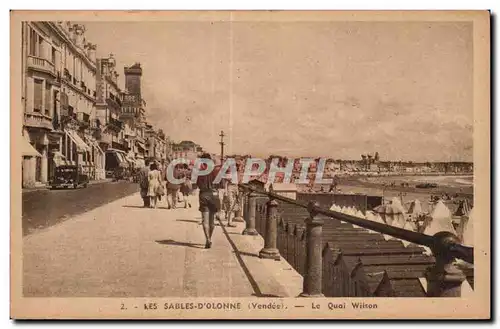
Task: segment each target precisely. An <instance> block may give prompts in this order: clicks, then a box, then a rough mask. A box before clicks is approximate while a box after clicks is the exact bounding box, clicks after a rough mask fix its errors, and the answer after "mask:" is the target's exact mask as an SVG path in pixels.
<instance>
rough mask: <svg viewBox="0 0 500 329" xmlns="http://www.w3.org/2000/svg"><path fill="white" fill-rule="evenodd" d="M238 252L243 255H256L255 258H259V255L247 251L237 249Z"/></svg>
mask: <svg viewBox="0 0 500 329" xmlns="http://www.w3.org/2000/svg"><path fill="white" fill-rule="evenodd" d="M239 253H240V255H243V256H249V257H257V258H259V255H256V254H252V253H249V252H245V251H239Z"/></svg>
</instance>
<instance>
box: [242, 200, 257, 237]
mask: <svg viewBox="0 0 500 329" xmlns="http://www.w3.org/2000/svg"><path fill="white" fill-rule="evenodd" d="M256 198H257V193H255V192H250V194H248V202H247V207H246V209H245V210H246V211H245V214H244V216H245V222H246V228H245V229H244V230H243V233H242V234H243V235H258V234H259V233H258V232H257V230H256V229H255V208H256V201H257V200H256Z"/></svg>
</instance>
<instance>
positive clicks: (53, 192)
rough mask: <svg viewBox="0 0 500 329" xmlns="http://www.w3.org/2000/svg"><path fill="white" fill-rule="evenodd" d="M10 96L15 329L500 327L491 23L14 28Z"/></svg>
mask: <svg viewBox="0 0 500 329" xmlns="http://www.w3.org/2000/svg"><path fill="white" fill-rule="evenodd" d="M10 78H11V95H12V97H11V100H12V102H11V136H12V137H11V140H12V144H11V168H12V172H11V177H12V179H11V191H12V192H11V205H12V213H11V317H12V318H14V319H488V318H490V312H491V311H490V287H491V282H490V280H491V278H490V269H491V268H490V267H491V265H490V256H491V254H490V13H489V12H488V11H415V12H413V11H406V12H405V11H303V12H301V11H147V12H146V11H144V12H143V11H130V12H126V11H95V12H93V11H13V12H11V77H10Z"/></svg>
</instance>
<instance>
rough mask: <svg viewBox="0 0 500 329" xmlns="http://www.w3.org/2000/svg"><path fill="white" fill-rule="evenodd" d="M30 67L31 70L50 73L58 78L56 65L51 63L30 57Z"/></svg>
mask: <svg viewBox="0 0 500 329" xmlns="http://www.w3.org/2000/svg"><path fill="white" fill-rule="evenodd" d="M28 67H29V68H30V69H33V70H36V71H40V72H45V73H49V74H51V75H52V76H54V77H57V75H56V70H55V68H54V64H52V63H51V62H49V61H48V60H46V59H44V58H40V57H35V56H28Z"/></svg>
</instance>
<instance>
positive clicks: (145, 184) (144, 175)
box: [138, 160, 150, 208]
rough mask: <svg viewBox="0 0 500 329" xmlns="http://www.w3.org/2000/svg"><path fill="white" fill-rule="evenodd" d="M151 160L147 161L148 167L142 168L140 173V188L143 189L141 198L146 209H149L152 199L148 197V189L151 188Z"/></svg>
mask: <svg viewBox="0 0 500 329" xmlns="http://www.w3.org/2000/svg"><path fill="white" fill-rule="evenodd" d="M148 174H149V160H146V166H144V167H143V168H141V170H140V171H139V179H138V182H139V188H140V189H141V198H142V201H143V203H144V208H149V201H150V198H149V197H148V188H149V180H148Z"/></svg>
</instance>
